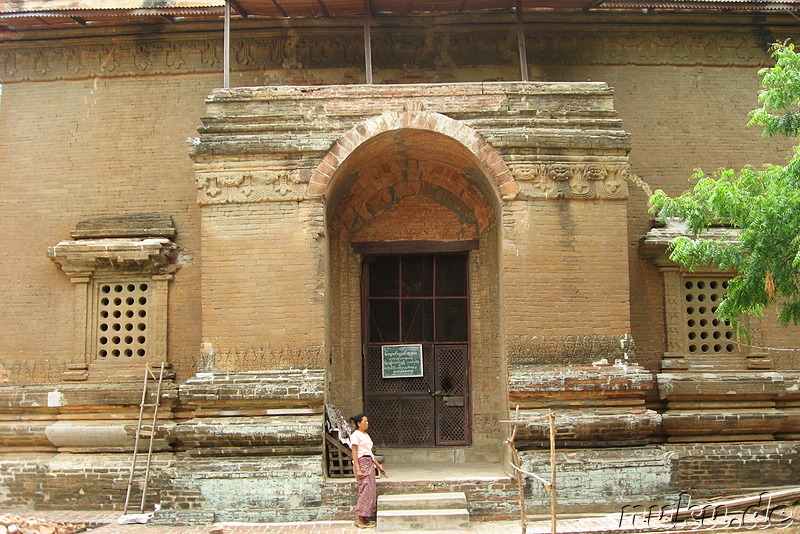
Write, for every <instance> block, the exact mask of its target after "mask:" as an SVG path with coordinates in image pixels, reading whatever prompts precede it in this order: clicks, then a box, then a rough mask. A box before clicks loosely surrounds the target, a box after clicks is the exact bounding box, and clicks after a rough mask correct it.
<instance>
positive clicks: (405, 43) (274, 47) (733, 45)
mask: <svg viewBox="0 0 800 534" xmlns="http://www.w3.org/2000/svg"><path fill="white" fill-rule="evenodd" d="M269 24H270V23H269V22H265V23H264V25H265V26H267V27H265V28H262V29H254V30H248V31H241V30H240V31H237V36H238V38H236V39H233V41H232V43H231V52H232V57H231V63H232V65H231V66H232V68H233V69H234V70H236V71H248V70H255V71H257V70H264V69H282V68H286V67H287V65H292V66H294V67H296V68H305V69H308V68H353V67H356V66H358V65H359V62H360V61H362V58H363V50H362V47H363V39H362V36H361V35H360V26H357V25H354V26H353V27H352V28H343V29H330V28H324V27H318V28H313V27H312V28H309V29H307V30H305V31H304V32H303V36H302V37H290V36H289V37H287V33H286V30H285V29H284V28H274V27H269ZM319 24H322V23H321V22H319ZM420 25H421V26H422V27H421V28H420V27H408V28H402V29H397V28H395V29H393V30H392V33H391V36H385V37H384V36H381V35H380V34H378V35H376V36H375V37H374V40H375V46H373V54H374V60H375V62H376V65H378V66H380V67H381V68H408V67H409V66H411V65H413V66H416V67H418V68H422V69H425V68H440V67H441V65H436V61H437V60H438V58H441V57H443V56H445V57H449V58H451V59H452V61H453V65H452V66H453V67H458V66H461V65H481V64H497V63H502V64H507V63H509V62H511V61H515V60H516V56H515V55H514V43H515V41H514V37H513V33H512V32H507V33H505V34H504V33H503V31H507V30H505V29H504V27H503V29H502V30H501V29H500V28H499V27H498V26H493V25H488V24H482V25H477V26H476V25H472V24H464V25H462V26H458V27H457V31H456V32H454V33H453V34H452V35H449V34H448V35H449V36H448V37H446V38H442V39H438V40H437V41H436V42H435V44H433V45H432V43H431V41H430V40H429V39H427V38H426V35H427V34H428V33H429V32H436V30H437V28H436V20H435V19H434V20H432V21H430V22H429V23H421V24H420ZM356 28H358V29H357V30H356ZM526 39H527V47H528V57H529V58H536V59H535V64H542V65H550V64H557V65H576V64H597V65H713V66H729V65H731V66H733V65H735V66H746V67H755V66H759V65H766V63H767V62H768V60H769V57H768V54H767V53H766V47H765V46H763V45H762V43H760V42H757V40H756V37H755V36H752V35H750V34H747V33H744V32H742V33H732V32H731V31H730V29H729V28H725V29H724V30H722V31H719V32H715V31H713V30H704V31H703V32H698V31H684V32H669V33H650V32H647V31H644V30H643V31H642V32H636V31H630V30H628V31H625V32H617V31H609V30H608V29H607V28H598V27H591V26H587V27H584V28H582V29H581V31H579V32H576V31H575V28H574V26H570V28H569V30H567V29H565V28H560V27H559V26H558V24H554V25H552V26H551V29H550V30H549V31H540V30H538V29H537V30H535V31H534V30H529V31H528V33H527V34H526ZM27 43H31V44H27ZM64 43H65V44H59V45H47V46H41V45H38V44H36V43H35V42H33V41H26V45H23V46H20V44H19V43H16V42H6V43H2V44H0V72H2V73H3V78H4V81H5V82H7V83H11V82H16V81H23V80H53V79H78V78H90V77H95V76H129V75H138V74H149V75H153V74H167V73H174V72H181V73H198V72H215V71H218V70H219V69H220V66H221V65H222V42H221V41H220V40H219V39H217V38H216V37H215V36H210V37H209V38H201V39H198V38H191V37H186V36H183V35H178V34H175V35H171V36H170V37H169V39H168V40H167V39H163V38H162V37H161V36H159V37H154V38H152V39H150V40H142V39H134V38H130V39H123V38H121V37H117V38H115V40H114V42H112V43H109V42H108V41H107V40H105V41H101V40H99V39H97V40H94V41H92V40H86V42H85V43H80V44H78V43H77V42H74V41H73V42H70V41H64Z"/></svg>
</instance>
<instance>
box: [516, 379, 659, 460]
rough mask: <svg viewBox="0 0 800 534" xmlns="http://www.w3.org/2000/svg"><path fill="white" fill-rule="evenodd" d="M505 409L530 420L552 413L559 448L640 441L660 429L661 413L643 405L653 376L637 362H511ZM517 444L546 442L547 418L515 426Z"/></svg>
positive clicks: (547, 440)
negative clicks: (550, 411)
mask: <svg viewBox="0 0 800 534" xmlns="http://www.w3.org/2000/svg"><path fill="white" fill-rule="evenodd" d="M509 381H510V386H509V390H510V392H509V400H510V405H511V406H510V407H511V409H512V410H515V408H516V407H517V406H519V407H520V411H519V414H518V417H519V418H520V419H522V420H534V419H537V418H540V417H542V416H545V415H546V414H547V409H552V410H553V411H554V412H555V415H556V421H555V424H556V440H557V442H558V443H559V444H560V446H563V445H567V446H589V447H613V446H619V445H632V444H644V443H647V442H648V439H649V438H650V437H651V436H652V435H653V434H655V433H657V432H658V431H659V430H660V425H661V416H660V415H659V414H658V413H657V412H655V411H653V410H651V409H648V408H647V407H646V406H645V396H646V395H647V394H648V392H651V391H652V390H653V387H654V385H655V384H654V379H653V375H652V374H651V373H649V372H647V371H646V370H644V369H642V368H641V367H639V366H638V365H622V364H620V365H597V366H592V365H586V366H563V367H558V366H539V367H534V366H513V367H512V368H511V369H510V372H509ZM516 440H517V445H518V446H519V447H523V448H524V447H527V446H549V423H548V421H547V420H542V421H537V422H533V423H528V424H524V425H519V427H518V430H517V438H516Z"/></svg>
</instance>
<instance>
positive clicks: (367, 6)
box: [364, 0, 372, 85]
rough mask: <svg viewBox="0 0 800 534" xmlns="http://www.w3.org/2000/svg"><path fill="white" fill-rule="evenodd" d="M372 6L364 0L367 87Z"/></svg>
mask: <svg viewBox="0 0 800 534" xmlns="http://www.w3.org/2000/svg"><path fill="white" fill-rule="evenodd" d="M371 24H372V5H371V4H370V2H369V0H364V68H365V70H366V79H367V85H371V84H372V35H371V33H370V26H371Z"/></svg>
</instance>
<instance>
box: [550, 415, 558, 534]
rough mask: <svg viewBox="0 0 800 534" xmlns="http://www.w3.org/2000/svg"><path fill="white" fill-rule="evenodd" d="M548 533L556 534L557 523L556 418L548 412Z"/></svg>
mask: <svg viewBox="0 0 800 534" xmlns="http://www.w3.org/2000/svg"><path fill="white" fill-rule="evenodd" d="M548 418H549V419H550V532H551V534H556V531H557V530H558V522H557V519H556V509H557V507H558V496H557V494H556V489H557V485H556V416H555V415H554V414H553V410H550V412H549V415H548Z"/></svg>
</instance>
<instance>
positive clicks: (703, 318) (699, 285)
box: [683, 276, 738, 354]
mask: <svg viewBox="0 0 800 534" xmlns="http://www.w3.org/2000/svg"><path fill="white" fill-rule="evenodd" d="M727 291H728V278H725V277H712V276H704V277H684V279H683V302H684V321H685V324H686V348H687V349H688V351H689V352H690V353H693V354H734V353H737V352H738V345H737V344H736V343H735V341H734V333H733V331H732V330H731V328H730V323H729V322H728V321H722V320H720V319H718V318H717V317H716V316H715V315H714V312H716V311H717V306H719V303H720V302H721V301H722V299H723V298H724V297H725V294H726V293H727Z"/></svg>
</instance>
